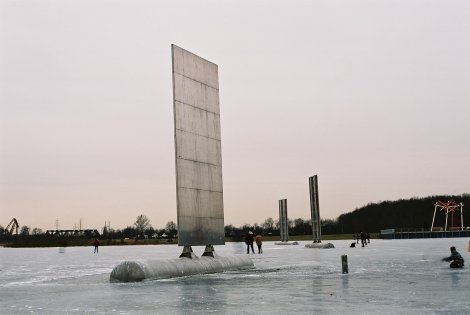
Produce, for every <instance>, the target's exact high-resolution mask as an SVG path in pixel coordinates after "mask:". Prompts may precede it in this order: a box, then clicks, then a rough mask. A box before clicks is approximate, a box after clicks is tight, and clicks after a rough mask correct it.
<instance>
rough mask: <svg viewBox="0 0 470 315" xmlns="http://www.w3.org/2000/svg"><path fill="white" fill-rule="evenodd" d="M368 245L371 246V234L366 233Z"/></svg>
mask: <svg viewBox="0 0 470 315" xmlns="http://www.w3.org/2000/svg"><path fill="white" fill-rule="evenodd" d="M366 238H367V244H370V234H369V232H366Z"/></svg>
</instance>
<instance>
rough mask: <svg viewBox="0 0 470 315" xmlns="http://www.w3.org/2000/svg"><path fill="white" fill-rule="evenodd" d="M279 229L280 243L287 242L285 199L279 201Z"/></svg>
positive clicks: (287, 229) (287, 228) (287, 227)
mask: <svg viewBox="0 0 470 315" xmlns="http://www.w3.org/2000/svg"><path fill="white" fill-rule="evenodd" d="M279 228H280V233H281V242H288V241H289V226H288V219H287V199H281V200H279Z"/></svg>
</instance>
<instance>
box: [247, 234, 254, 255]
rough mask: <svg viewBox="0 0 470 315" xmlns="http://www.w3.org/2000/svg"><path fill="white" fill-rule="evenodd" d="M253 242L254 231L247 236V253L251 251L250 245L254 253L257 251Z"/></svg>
mask: <svg viewBox="0 0 470 315" xmlns="http://www.w3.org/2000/svg"><path fill="white" fill-rule="evenodd" d="M253 242H254V237H253V232H251V231H250V232H248V234H246V236H245V244H246V253H247V254H249V253H250V247H251V251H252V252H253V254H254V253H255V249H254V248H253Z"/></svg>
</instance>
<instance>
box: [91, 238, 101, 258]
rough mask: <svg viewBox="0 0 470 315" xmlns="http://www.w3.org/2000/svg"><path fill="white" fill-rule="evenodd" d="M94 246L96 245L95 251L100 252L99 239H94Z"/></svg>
mask: <svg viewBox="0 0 470 315" xmlns="http://www.w3.org/2000/svg"><path fill="white" fill-rule="evenodd" d="M93 246H95V250H94V251H93V253H96V254H98V246H100V241H98V239H97V238H95V240H94V241H93Z"/></svg>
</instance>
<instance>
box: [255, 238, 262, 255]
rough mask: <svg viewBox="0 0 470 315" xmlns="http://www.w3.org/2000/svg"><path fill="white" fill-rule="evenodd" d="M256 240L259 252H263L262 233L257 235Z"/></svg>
mask: <svg viewBox="0 0 470 315" xmlns="http://www.w3.org/2000/svg"><path fill="white" fill-rule="evenodd" d="M255 242H256V245H257V246H258V254H261V253H262V252H263V249H262V248H261V246H263V237H262V236H261V234H258V235H256V237H255Z"/></svg>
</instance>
